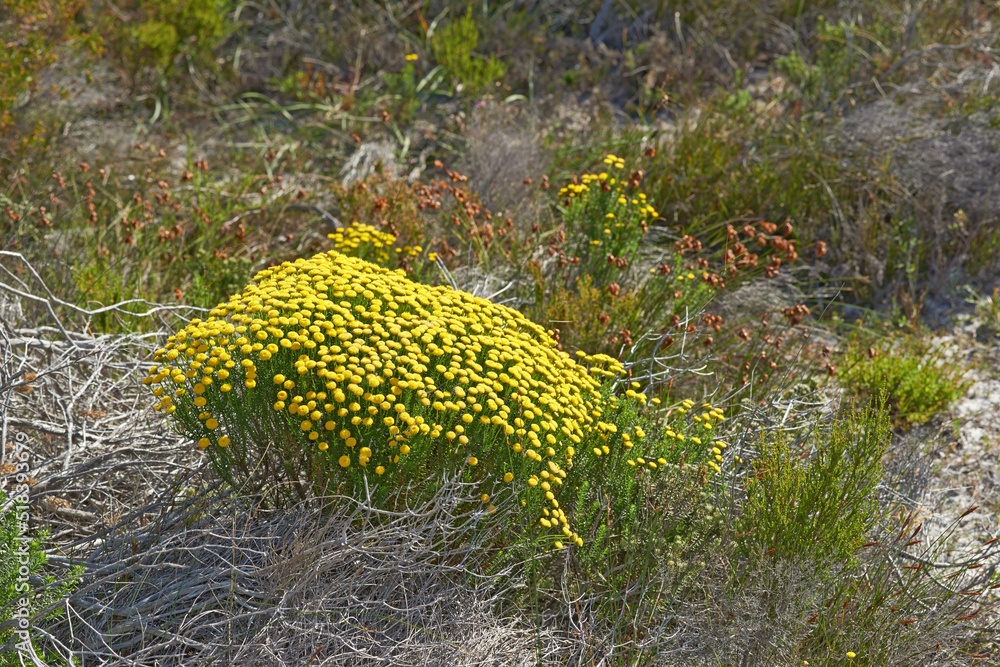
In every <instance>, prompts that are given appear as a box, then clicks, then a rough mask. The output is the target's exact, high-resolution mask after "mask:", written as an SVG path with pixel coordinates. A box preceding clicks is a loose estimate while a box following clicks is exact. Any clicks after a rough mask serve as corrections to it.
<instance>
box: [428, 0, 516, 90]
mask: <svg viewBox="0 0 1000 667" xmlns="http://www.w3.org/2000/svg"><path fill="white" fill-rule="evenodd" d="M479 37H480V35H479V26H478V25H477V24H476V21H475V19H474V18H473V17H472V5H471V4H470V5H469V6H468V8H467V10H466V12H465V15H464V16H460V17H459V18H458V19H456V20H454V21H452V22H450V23H448V24H446V25H445V26H444V27H443V28H441V29H440V31H439V32H435V33H434V34H433V36H432V38H431V51H432V52H433V53H434V57H435V59H437V61H438V64H440V65H441V67H442V68H443V69H444V71H445V72H446V73H447V74H448V76H450V77H451V79H452V80H453V81H454V82H455V83H456V84H461V86H462V92H463V93H465V94H467V95H479V94H482V93H484V92H488V91H490V90H491V89H492V88H493V87H494V85H495V84H496V83H497V82H499V81H502V80H503V77H504V75H505V74H506V73H507V66H506V65H505V64H503V63H502V62H500V61H499V60H497V59H496V58H493V57H489V58H487V57H484V56H482V55H480V54H478V53H476V52H475V51H476V47H477V46H478V45H479Z"/></svg>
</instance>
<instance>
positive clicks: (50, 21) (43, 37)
mask: <svg viewBox="0 0 1000 667" xmlns="http://www.w3.org/2000/svg"><path fill="white" fill-rule="evenodd" d="M83 7H84V2H83V1H82V0H54V1H51V2H46V1H45V0H18V1H17V2H11V3H4V8H3V12H2V13H0V44H2V45H3V48H2V49H0V134H6V133H7V132H8V131H9V130H10V128H11V126H12V125H13V122H14V117H13V115H12V113H11V112H12V111H13V110H14V108H15V107H16V106H18V105H19V104H21V103H23V96H24V95H26V94H28V93H31V92H33V91H34V90H35V89H36V88H37V84H38V77H37V75H38V73H39V72H40V71H41V70H42V69H43V68H45V67H46V66H48V65H51V64H52V63H54V62H56V61H57V60H58V56H57V55H56V49H57V48H58V47H59V46H60V45H61V44H62V43H64V42H66V41H71V40H77V41H78V42H79V43H80V44H81V45H84V46H88V47H90V49H91V50H93V51H99V50H100V44H99V42H98V41H95V40H94V39H93V38H92V37H91V36H90V35H89V34H88V33H87V32H86V31H85V30H82V29H81V28H80V26H78V25H76V23H75V21H74V17H75V16H76V14H77V13H79V12H80V11H81V10H82V9H83ZM10 138H13V137H10Z"/></svg>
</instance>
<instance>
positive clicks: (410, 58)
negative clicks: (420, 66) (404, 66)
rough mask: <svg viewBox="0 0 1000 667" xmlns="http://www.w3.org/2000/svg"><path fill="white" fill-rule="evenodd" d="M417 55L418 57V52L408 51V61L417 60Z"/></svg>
mask: <svg viewBox="0 0 1000 667" xmlns="http://www.w3.org/2000/svg"><path fill="white" fill-rule="evenodd" d="M417 57H418V56H417V54H416V53H407V54H406V61H407V62H413V61H414V60H416V59H417Z"/></svg>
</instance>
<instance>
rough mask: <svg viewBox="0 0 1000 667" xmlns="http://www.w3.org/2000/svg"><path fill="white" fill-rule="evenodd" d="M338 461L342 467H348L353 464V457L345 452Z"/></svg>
mask: <svg viewBox="0 0 1000 667" xmlns="http://www.w3.org/2000/svg"><path fill="white" fill-rule="evenodd" d="M337 463H339V464H340V467H341V468H346V467H347V466H349V465H351V457H350V456H348V455H347V454H344V455H343V456H341V457H340V458H339V459H337Z"/></svg>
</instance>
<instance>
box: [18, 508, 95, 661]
mask: <svg viewBox="0 0 1000 667" xmlns="http://www.w3.org/2000/svg"><path fill="white" fill-rule="evenodd" d="M7 504H8V498H7V496H6V494H4V493H3V492H2V491H0V506H3V505H7ZM27 528H28V527H27V508H26V506H25V505H24V503H23V502H22V501H20V499H15V500H14V502H13V503H11V504H10V505H9V506H8V507H7V508H6V511H5V512H4V513H3V514H2V515H0V622H3V623H5V624H6V623H8V622H10V621H11V620H18V619H22V618H24V619H26V620H30V621H33V622H34V623H36V624H39V623H44V622H45V621H48V620H54V619H57V618H59V617H60V616H61V615H62V613H63V610H62V609H60V608H58V607H57V608H56V609H54V610H53V611H52V612H50V613H49V614H48V615H46V616H45V617H44V618H34V619H32V618H31V615H32V614H34V613H36V612H37V611H39V610H41V609H44V608H45V607H47V606H49V605H51V604H53V603H55V602H57V601H59V600H61V599H63V598H65V597H67V596H68V595H69V594H70V593H71V592H72V590H73V588H74V587H75V586H76V584H77V583H78V582H79V579H80V575H81V574H82V569H80V568H76V569H73V570H72V571H71V572H70V576H69V577H68V578H67V579H65V580H64V581H62V582H60V583H59V584H55V578H54V577H52V576H51V575H49V576H46V577H42V568H43V567H44V566H45V563H46V560H47V559H46V556H45V550H44V548H43V546H42V545H43V543H44V542H45V541H46V540H47V539H48V533H47V532H45V531H39V532H37V533H36V534H35V535H34V536H33V537H29V536H28V530H27ZM29 577H30V578H41V579H42V585H43V586H44V588H41V587H39V586H38V585H37V583H35V582H30V581H29ZM22 610H23V611H22ZM21 613H27V614H28V616H27V617H24V616H21V615H20V614H21ZM24 632H25V631H24V630H19V629H18V628H7V629H4V630H2V631H0V646H3V645H7V644H13V645H14V650H8V651H3V652H0V665H2V666H4V667H7V666H10V667H20V665H22V664H25V663H24V662H23V661H24V658H23V657H21V656H22V655H23V654H25V653H27V652H28V651H29V650H30V651H33V652H34V653H35V654H36V655H38V656H41V657H43V658H45V660H46V663H47V664H49V665H62V664H66V663H65V661H64V660H62V659H61V658H59V656H58V655H55V654H51V653H49V652H47V651H44V650H43V649H42V647H41V646H40V645H39V644H38V643H37V639H36V638H34V637H31V634H30V628H29V629H28V630H27V631H26V634H22V633H24ZM26 638H30V641H29V642H28V643H27V644H25V639H26Z"/></svg>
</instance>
